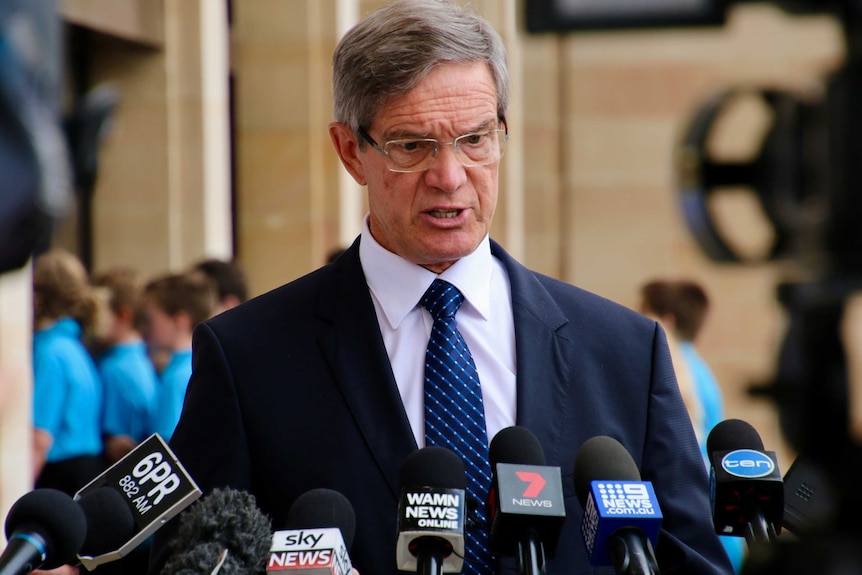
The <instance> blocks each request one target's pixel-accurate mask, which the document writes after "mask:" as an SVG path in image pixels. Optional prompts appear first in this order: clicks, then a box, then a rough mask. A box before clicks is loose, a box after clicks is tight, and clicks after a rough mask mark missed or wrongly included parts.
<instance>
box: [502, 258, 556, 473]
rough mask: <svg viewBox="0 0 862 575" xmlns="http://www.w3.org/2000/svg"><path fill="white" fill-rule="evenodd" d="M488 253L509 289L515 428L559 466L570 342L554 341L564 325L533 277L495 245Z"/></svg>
mask: <svg viewBox="0 0 862 575" xmlns="http://www.w3.org/2000/svg"><path fill="white" fill-rule="evenodd" d="M491 246H492V247H491V251H492V253H493V254H494V256H495V257H496V258H498V259H499V260H500V261H502V262H503V265H504V266H505V267H506V271H507V272H508V275H509V282H510V284H511V287H512V307H513V312H514V319H515V349H516V353H517V359H516V366H517V389H518V391H517V422H516V423H517V425H520V426H523V427H526V428H528V429H529V430H530V431H532V432H533V433H534V434H535V435H536V437H537V438H538V439H539V441H540V442H541V444H542V445H543V447H544V448H545V459H546V460H547V461H548V462H554V461H558V460H559V452H560V433H561V430H562V429H564V428H565V425H563V424H564V423H565V422H563V421H561V420H562V418H563V413H564V406H566V405H567V404H568V398H567V395H568V388H567V387H566V385H565V382H567V381H572V377H571V373H570V372H571V367H570V363H569V362H568V361H567V360H566V358H570V357H572V356H571V346H572V342H571V341H568V340H566V339H565V338H562V337H560V336H558V335H557V330H558V329H559V328H560V327H562V326H563V325H565V324H566V323H567V322H568V319H567V318H566V316H565V315H564V314H563V312H562V310H560V308H559V306H558V305H557V303H556V302H555V301H554V300H553V298H552V297H551V296H550V294H549V293H548V292H547V290H546V289H545V288H544V287H543V286H542V285H541V284H540V283H539V281H538V280H537V279H536V276H535V275H534V274H533V272H531V271H529V270H528V269H527V268H525V267H524V266H522V265H521V264H519V263H518V262H516V261H515V260H514V259H513V258H512V257H511V256H509V255H508V254H507V253H506V252H505V251H504V250H503V249H502V248H501V247H500V246H499V245H498V244H496V243H495V242H492V243H491Z"/></svg>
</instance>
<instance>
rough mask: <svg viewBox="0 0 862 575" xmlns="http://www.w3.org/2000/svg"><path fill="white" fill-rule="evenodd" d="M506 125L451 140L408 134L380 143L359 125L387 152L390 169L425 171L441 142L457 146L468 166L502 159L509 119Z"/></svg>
mask: <svg viewBox="0 0 862 575" xmlns="http://www.w3.org/2000/svg"><path fill="white" fill-rule="evenodd" d="M503 126H504V128H503V129H496V130H486V131H484V132H473V133H470V134H464V135H463V136H458V137H457V138H455V139H454V140H452V141H451V142H440V141H439V140H435V139H434V138H406V139H402V140H389V141H388V142H386V143H384V144H383V146H380V145H378V144H377V142H375V141H374V139H373V138H372V137H371V136H369V135H368V132H366V131H365V129H364V128H361V127H360V128H359V135H360V136H362V138H363V139H364V140H365V141H366V142H368V143H369V144H371V145H372V146H373V147H374V149H375V150H377V151H378V152H380V153H381V154H383V155H384V156H386V159H387V163H388V166H387V167H388V168H389V171H391V172H424V171H425V170H427V169H428V168H430V167H431V166H432V165H433V164H434V161H435V160H436V159H437V155H438V154H439V153H440V146H450V145H451V146H453V147H454V148H455V157H456V158H458V161H460V162H461V164H462V165H463V166H465V167H467V168H470V167H474V166H484V165H486V164H490V163H491V162H494V161H496V160H499V159H500V158H501V157H503V152H504V151H505V150H506V142H507V141H509V132H508V129H506V128H505V126H506V124H505V122H504V123H503Z"/></svg>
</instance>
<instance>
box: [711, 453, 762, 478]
mask: <svg viewBox="0 0 862 575" xmlns="http://www.w3.org/2000/svg"><path fill="white" fill-rule="evenodd" d="M721 467H722V469H724V470H725V471H727V472H728V473H729V474H731V475H735V476H737V477H743V478H746V479H756V478H758V477H766V476H767V475H770V474H771V473H772V472H773V471H775V462H774V461H772V459H771V458H770V457H769V456H768V455H766V454H764V453H761V452H760V451H755V450H753V449H737V450H736V451H731V452H730V453H728V454H727V455H725V456H724V457H722V459H721Z"/></svg>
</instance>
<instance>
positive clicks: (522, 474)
mask: <svg viewBox="0 0 862 575" xmlns="http://www.w3.org/2000/svg"><path fill="white" fill-rule="evenodd" d="M515 475H517V476H518V479H520V480H521V481H523V482H525V483H529V485H527V489H525V490H524V495H523V497H537V496H538V495H539V493H541V491H542V488H543V487H544V486H545V478H544V477H542V476H541V475H540V474H538V473H534V472H532V471H516V472H515Z"/></svg>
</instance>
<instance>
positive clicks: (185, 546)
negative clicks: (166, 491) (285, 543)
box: [162, 488, 272, 575]
mask: <svg viewBox="0 0 862 575" xmlns="http://www.w3.org/2000/svg"><path fill="white" fill-rule="evenodd" d="M179 521H180V523H179V527H178V529H177V532H176V535H175V536H174V538H173V539H172V540H171V542H170V548H171V551H172V555H171V556H170V557H169V558H168V560H167V561H166V562H165V565H164V567H163V568H162V573H165V574H172V573H181V572H188V573H200V574H209V573H212V572H214V569H219V570H218V573H219V574H220V575H256V574H257V573H260V571H261V570H262V567H263V565H265V564H266V558H267V553H268V552H269V546H270V541H271V539H272V530H271V523H270V520H269V518H268V517H267V516H266V515H264V514H263V512H262V511H261V510H260V509H259V508H258V506H257V501H256V500H255V498H254V496H253V495H251V494H250V493H248V492H245V491H239V490H236V489H229V488H217V489H214V490H213V491H211V492H210V493H209V494H207V495H206V496H205V497H203V498H201V499H200V500H198V501H197V502H195V503H194V504H193V505H192V506H191V507H189V509H188V510H186V511H185V512H184V513H183V514H182V515H180V516H179ZM185 570H188V571H185Z"/></svg>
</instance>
